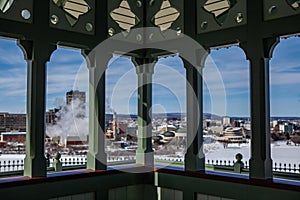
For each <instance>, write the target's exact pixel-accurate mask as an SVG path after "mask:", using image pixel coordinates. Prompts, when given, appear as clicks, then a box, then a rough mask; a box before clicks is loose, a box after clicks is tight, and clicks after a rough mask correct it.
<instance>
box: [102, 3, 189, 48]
mask: <svg viewBox="0 0 300 200" xmlns="http://www.w3.org/2000/svg"><path fill="white" fill-rule="evenodd" d="M144 7H145V9H144ZM108 13H110V14H109V15H108V27H107V35H108V37H112V36H114V35H118V33H122V34H121V35H119V36H118V37H117V38H115V39H120V40H123V41H124V42H129V43H138V44H144V43H155V42H161V41H166V40H167V38H168V40H169V39H176V38H178V37H179V36H180V35H181V33H183V30H184V25H183V23H184V22H183V16H184V15H183V0H157V1H136V0H117V1H109V3H108ZM143 27H151V32H149V31H146V32H145V31H143V30H142V29H141V28H143ZM152 27H153V28H152ZM133 29H134V30H133ZM137 30H140V32H139V31H137ZM148 30H150V29H148ZM170 30H176V32H177V34H174V31H170ZM170 33H172V34H174V35H173V36H172V37H170ZM121 36H122V37H121Z"/></svg>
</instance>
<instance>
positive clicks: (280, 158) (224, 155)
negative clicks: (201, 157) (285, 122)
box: [204, 141, 300, 165]
mask: <svg viewBox="0 0 300 200" xmlns="http://www.w3.org/2000/svg"><path fill="white" fill-rule="evenodd" d="M204 150H205V151H206V152H205V155H206V159H207V160H231V161H232V160H235V155H236V154H237V153H241V154H242V155H243V157H244V158H243V161H249V159H250V143H246V144H241V145H238V144H229V145H228V147H227V148H224V147H223V144H221V143H218V142H216V143H210V144H205V145H204ZM271 156H272V160H273V163H277V164H278V163H282V164H283V163H286V164H296V165H299V164H300V146H295V145H287V144H286V142H285V141H277V142H274V143H272V144H271Z"/></svg>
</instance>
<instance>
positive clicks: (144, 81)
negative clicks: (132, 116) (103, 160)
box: [133, 58, 156, 166]
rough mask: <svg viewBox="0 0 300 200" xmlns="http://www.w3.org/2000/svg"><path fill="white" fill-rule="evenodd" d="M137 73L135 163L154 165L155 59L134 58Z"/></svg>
mask: <svg viewBox="0 0 300 200" xmlns="http://www.w3.org/2000/svg"><path fill="white" fill-rule="evenodd" d="M133 62H134V64H135V67H136V73H137V75H138V149H137V151H136V163H137V164H142V165H150V166H153V165H154V152H153V149H152V112H151V107H152V75H153V73H154V66H155V63H156V59H150V58H134V59H133Z"/></svg>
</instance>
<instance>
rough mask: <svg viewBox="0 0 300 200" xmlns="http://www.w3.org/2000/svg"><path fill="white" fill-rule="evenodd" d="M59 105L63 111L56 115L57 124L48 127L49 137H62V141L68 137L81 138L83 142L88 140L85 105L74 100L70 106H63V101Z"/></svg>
mask: <svg viewBox="0 0 300 200" xmlns="http://www.w3.org/2000/svg"><path fill="white" fill-rule="evenodd" d="M59 104H60V105H59V106H60V108H61V109H60V111H59V112H57V113H56V124H54V125H47V126H46V133H47V135H49V136H50V137H54V136H60V137H61V141H64V140H65V139H66V137H67V136H79V137H80V138H82V140H86V136H87V135H88V127H89V124H88V117H87V116H86V110H85V107H86V106H85V103H83V102H81V101H80V100H79V99H74V100H72V102H71V103H70V104H69V105H64V106H61V105H62V104H61V101H59Z"/></svg>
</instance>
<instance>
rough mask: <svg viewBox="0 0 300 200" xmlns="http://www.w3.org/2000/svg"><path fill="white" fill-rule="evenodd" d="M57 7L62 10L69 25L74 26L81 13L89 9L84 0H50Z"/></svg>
mask: <svg viewBox="0 0 300 200" xmlns="http://www.w3.org/2000/svg"><path fill="white" fill-rule="evenodd" d="M52 1H53V2H54V3H55V4H56V5H57V6H58V7H60V8H61V9H62V10H64V12H65V15H66V18H67V20H68V22H69V23H70V25H71V26H74V25H75V24H76V23H77V21H78V20H79V17H80V16H81V15H84V14H86V13H87V12H89V10H90V9H91V8H90V6H89V5H88V4H87V2H86V1H85V0H52Z"/></svg>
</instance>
